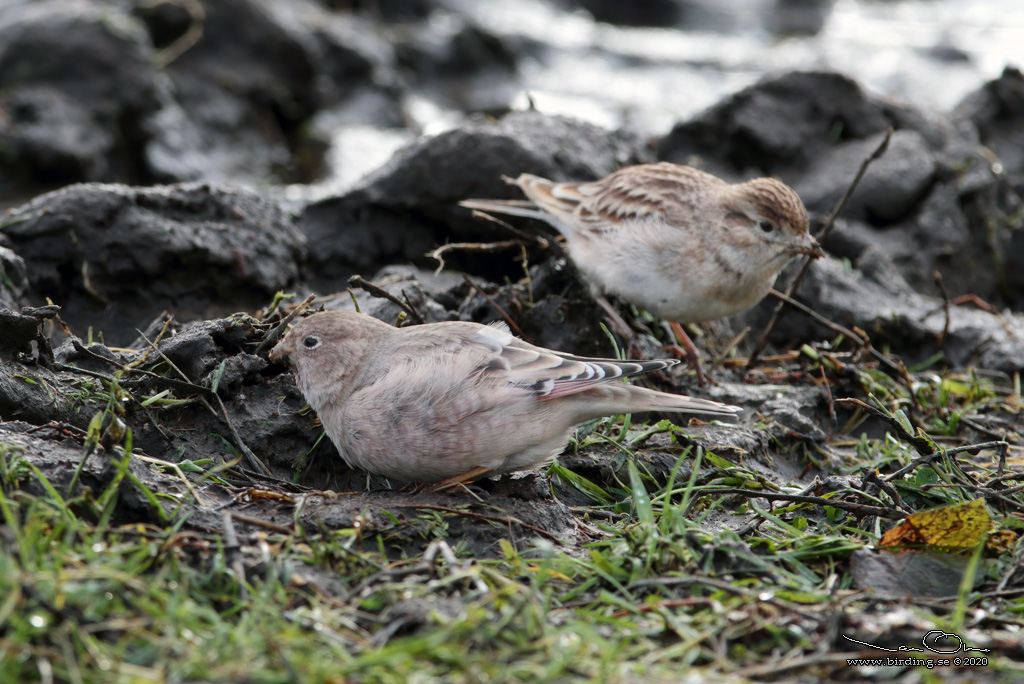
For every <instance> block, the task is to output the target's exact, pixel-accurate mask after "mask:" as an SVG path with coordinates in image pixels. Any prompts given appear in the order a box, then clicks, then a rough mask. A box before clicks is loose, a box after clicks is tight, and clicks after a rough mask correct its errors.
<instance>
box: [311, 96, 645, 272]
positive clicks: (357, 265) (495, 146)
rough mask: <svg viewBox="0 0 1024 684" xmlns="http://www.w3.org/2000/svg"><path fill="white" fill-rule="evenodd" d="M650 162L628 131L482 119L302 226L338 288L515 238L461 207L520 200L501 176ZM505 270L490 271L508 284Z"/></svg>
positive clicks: (394, 165) (314, 265) (421, 146)
mask: <svg viewBox="0 0 1024 684" xmlns="http://www.w3.org/2000/svg"><path fill="white" fill-rule="evenodd" d="M648 160H649V157H648V156H647V155H646V154H645V152H644V150H643V147H642V144H641V142H640V141H639V140H638V139H637V138H636V137H634V136H632V135H630V134H628V133H623V132H613V133H609V132H608V131H604V130H602V129H600V128H598V127H597V126H593V125H590V124H586V123H582V122H578V121H574V120H571V119H566V118H562V117H551V116H544V115H542V114H539V113H536V112H518V113H512V114H509V115H507V116H505V117H503V118H502V119H500V120H498V121H492V120H488V119H484V118H482V117H474V118H472V119H470V120H469V121H468V122H467V123H466V124H464V125H463V126H461V127H460V128H458V129H455V130H453V131H449V132H447V133H442V134H440V135H437V136H433V137H427V138H423V139H421V140H418V141H416V142H415V143H412V144H410V145H409V146H407V147H405V148H403V149H402V150H400V151H399V152H398V153H397V154H395V156H394V157H392V159H391V161H390V162H388V163H387V164H386V165H385V166H384V167H382V168H380V169H379V170H378V171H376V172H374V173H372V174H370V175H369V176H367V177H366V178H365V179H364V180H363V181H362V182H361V183H359V184H358V185H357V186H356V187H355V188H354V189H353V190H352V191H351V192H349V193H347V194H345V195H342V196H339V197H330V198H327V199H324V200H321V201H319V202H315V203H313V204H311V205H309V206H308V207H307V208H306V210H305V211H304V212H303V214H302V216H301V218H300V223H299V225H300V227H301V228H302V231H303V232H304V233H305V235H306V238H307V240H308V241H309V244H310V245H311V246H312V247H313V249H311V251H310V268H311V271H312V273H311V275H313V276H314V277H315V278H316V279H318V280H317V281H315V282H319V283H320V284H321V285H324V286H325V287H329V286H332V287H335V288H337V287H340V286H343V283H344V282H346V281H347V279H348V277H349V276H350V275H352V274H354V273H356V272H359V271H368V270H376V269H377V268H379V267H381V266H383V265H385V264H387V263H391V262H396V261H398V262H402V261H412V262H414V263H422V264H423V265H424V266H427V265H431V266H432V265H434V264H431V263H430V262H429V261H428V260H427V259H426V257H425V256H424V255H425V254H426V253H427V252H428V251H429V250H431V249H432V248H433V247H435V246H436V245H438V244H442V243H444V242H446V241H449V240H451V241H462V240H474V239H484V240H490V239H496V238H498V236H500V239H505V238H507V237H508V233H507V232H505V231H503V230H498V229H495V228H494V227H493V226H492V225H490V224H488V223H486V222H484V221H481V220H479V219H476V218H473V217H472V215H471V212H470V211H469V210H467V209H462V208H460V207H458V206H457V203H458V202H459V201H460V200H463V199H467V198H471V197H499V198H500V197H510V198H511V197H515V192H514V191H513V189H511V188H509V187H507V186H506V185H505V183H503V182H502V180H501V176H502V175H511V176H515V175H517V174H519V173H521V172H529V173H535V174H539V175H542V176H547V177H549V178H555V179H561V180H568V179H578V180H587V179H595V178H600V177H602V176H605V175H607V174H609V173H611V172H612V171H614V170H615V169H617V168H619V167H620V166H625V165H628V164H635V163H639V162H641V161H648ZM494 263H504V264H506V265H507V264H508V259H507V257H505V256H503V257H502V258H501V259H500V260H494ZM501 274H502V273H501V271H497V272H491V273H489V274H486V275H487V277H488V278H489V279H491V280H501Z"/></svg>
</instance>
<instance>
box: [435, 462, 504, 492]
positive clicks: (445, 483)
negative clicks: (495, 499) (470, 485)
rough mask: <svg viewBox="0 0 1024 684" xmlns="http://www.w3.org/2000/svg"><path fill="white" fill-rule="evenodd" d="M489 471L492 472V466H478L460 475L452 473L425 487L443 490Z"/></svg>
mask: <svg viewBox="0 0 1024 684" xmlns="http://www.w3.org/2000/svg"><path fill="white" fill-rule="evenodd" d="M489 472H491V469H490V468H484V467H483V466H477V467H476V468H471V469H470V470H467V471H466V472H464V473H461V474H459V475H452V476H451V477H448V478H445V479H443V480H441V481H440V482H438V483H437V484H433V485H427V486H426V487H424V488H423V489H424V490H426V491H431V492H443V491H444V490H446V489H451V488H452V487H457V486H458V485H460V484H463V483H466V482H469V481H471V480H478V479H480V478H481V477H483V476H484V475H486V474H487V473H489ZM421 491H422V490H421Z"/></svg>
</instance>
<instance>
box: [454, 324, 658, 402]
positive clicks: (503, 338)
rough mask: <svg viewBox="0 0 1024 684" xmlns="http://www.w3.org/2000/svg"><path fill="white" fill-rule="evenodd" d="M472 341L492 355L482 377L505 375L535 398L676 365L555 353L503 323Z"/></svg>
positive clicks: (584, 388)
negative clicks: (531, 393)
mask: <svg viewBox="0 0 1024 684" xmlns="http://www.w3.org/2000/svg"><path fill="white" fill-rule="evenodd" d="M474 341H476V342H478V343H482V344H486V345H488V346H490V347H491V348H492V349H493V351H494V352H495V353H494V354H493V355H492V356H490V357H489V358H488V359H487V361H486V362H485V363H484V364H482V365H481V366H480V368H479V372H480V373H481V374H482V375H484V376H491V377H494V376H505V377H507V380H508V382H509V383H511V384H513V385H516V386H519V387H523V388H527V389H529V390H530V391H532V392H533V393H534V394H535V395H536V397H537V398H538V399H555V398H557V397H565V396H569V395H571V394H578V393H580V392H584V391H586V390H588V389H590V388H592V387H594V386H595V385H598V384H601V383H604V382H608V381H610V380H614V379H616V378H625V377H629V376H631V375H638V374H640V373H646V372H649V371H653V370H658V369H661V368H666V367H668V366H671V365H674V364H675V363H677V362H676V361H675V360H673V359H665V360H656V361H612V360H609V359H593V358H586V357H582V356H573V355H571V354H564V353H562V352H555V351H551V350H549V349H544V348H542V347H536V346H534V345H532V344H529V343H528V342H524V341H522V340H520V339H518V338H516V337H514V336H513V335H512V333H511V332H509V331H508V328H507V326H504V325H503V324H502V325H500V326H498V325H492V326H488V327H486V328H483V329H481V330H480V331H479V332H478V333H477V335H476V336H475V338H474Z"/></svg>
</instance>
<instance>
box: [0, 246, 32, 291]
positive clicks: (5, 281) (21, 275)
mask: <svg viewBox="0 0 1024 684" xmlns="http://www.w3.org/2000/svg"><path fill="white" fill-rule="evenodd" d="M2 238H3V233H2V232H0V239H2ZM27 293H28V274H27V273H26V271H25V260H24V259H22V258H21V257H20V256H18V255H17V254H15V253H14V250H11V249H7V248H6V247H3V246H0V309H11V310H13V311H17V310H18V309H20V308H21V304H22V303H23V302H24V299H25V295H26V294H27Z"/></svg>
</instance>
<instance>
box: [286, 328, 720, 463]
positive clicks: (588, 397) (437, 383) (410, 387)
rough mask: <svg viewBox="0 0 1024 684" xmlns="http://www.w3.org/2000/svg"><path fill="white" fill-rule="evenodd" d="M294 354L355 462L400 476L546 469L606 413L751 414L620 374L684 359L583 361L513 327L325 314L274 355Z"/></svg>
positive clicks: (315, 402) (327, 425)
mask: <svg viewBox="0 0 1024 684" xmlns="http://www.w3.org/2000/svg"><path fill="white" fill-rule="evenodd" d="M286 357H287V358H290V360H291V362H292V363H293V364H294V368H295V376H296V379H297V382H298V384H299V387H300V389H301V390H302V393H303V395H304V396H305V398H306V400H307V401H308V402H309V404H310V406H312V407H313V409H314V410H315V411H316V413H317V415H318V416H319V417H320V421H321V423H323V426H324V429H325V430H326V431H327V435H328V436H329V437H330V438H331V441H332V442H334V445H335V446H336V447H337V448H338V451H339V452H340V453H341V455H342V457H343V458H344V459H345V460H346V461H347V462H348V463H349V465H351V466H354V467H357V468H361V469H363V470H367V471H369V472H372V473H379V474H381V475H385V476H387V477H389V478H392V479H395V480H400V481H409V480H422V481H426V482H436V481H439V480H443V479H446V478H452V477H457V476H459V475H461V474H463V473H466V472H468V471H473V470H478V469H479V470H480V471H484V470H485V471H487V472H489V473H494V474H499V473H507V472H512V471H515V470H524V469H528V468H535V467H537V466H540V465H542V464H544V463H546V462H548V461H550V460H551V459H553V458H554V457H555V456H557V455H558V454H559V453H560V452H561V450H562V449H563V448H564V447H565V444H566V442H567V441H568V440H569V437H570V436H571V434H572V430H573V427H574V426H576V425H577V424H579V423H582V422H584V421H587V420H590V419H593V418H599V417H601V416H607V415H614V414H618V413H629V412H640V411H680V412H692V413H710V414H714V415H721V416H733V415H735V414H736V413H737V412H738V411H739V410H740V409H739V408H738V407H735V406H728V405H726V404H720V403H718V402H715V401H710V400H706V399H694V398H691V397H687V396H682V395H675V394H668V393H666V392H658V391H655V390H650V389H645V388H642V387H634V386H632V385H628V384H625V383H622V382H616V381H615V380H616V379H617V378H623V377H627V376H630V375H637V374H639V373H644V372H647V371H651V370H655V369H659V368H665V367H667V366H670V365H672V364H674V363H675V361H673V360H662V361H636V362H634V361H613V360H607V359H589V358H583V357H578V356H572V355H570V354H563V353H561V352H556V351H551V350H548V349H543V348H541V347H536V346H534V345H532V344H529V343H527V342H524V341H522V340H520V339H517V338H516V337H514V336H513V335H512V334H511V333H510V332H509V330H508V328H507V327H505V326H504V325H492V326H485V325H480V324H477V323H469V322H450V323H432V324H428V325H419V326H411V327H406V328H395V327H392V326H390V325H387V324H386V323H382V322H381V321H378V320H377V319H375V318H371V317H369V316H365V315H363V314H357V313H351V312H324V313H317V314H313V315H311V316H309V317H307V318H304V319H302V320H300V321H299V322H298V323H296V324H295V326H294V328H293V329H292V330H291V331H290V332H289V333H288V334H287V335H286V336H285V338H284V339H283V340H281V342H279V343H278V344H277V346H276V347H275V348H274V350H273V351H272V352H271V358H272V359H275V360H283V359H284V358H286Z"/></svg>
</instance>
